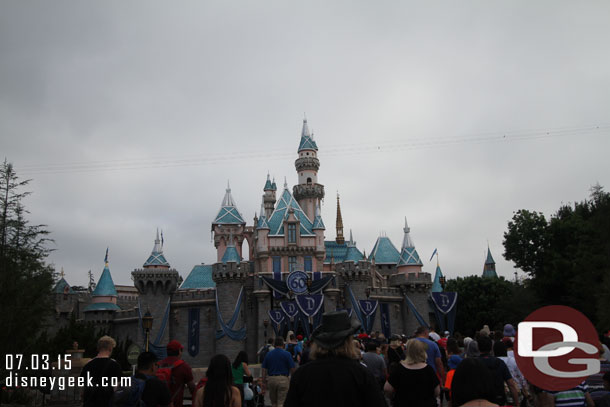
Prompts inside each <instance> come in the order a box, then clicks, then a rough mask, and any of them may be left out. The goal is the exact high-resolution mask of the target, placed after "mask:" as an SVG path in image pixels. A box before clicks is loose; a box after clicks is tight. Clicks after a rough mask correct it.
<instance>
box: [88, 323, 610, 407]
mask: <svg viewBox="0 0 610 407" xmlns="http://www.w3.org/2000/svg"><path fill="white" fill-rule="evenodd" d="M359 331H360V324H359V323H358V322H354V321H352V320H351V319H350V318H349V317H348V314H347V313H346V312H345V311H335V312H329V313H325V314H323V316H322V323H321V324H320V326H319V327H318V328H316V329H315V330H314V332H313V333H312V335H311V338H303V337H302V336H301V335H295V334H294V333H293V332H289V333H288V335H287V337H286V338H285V339H284V338H283V337H280V336H278V337H276V338H272V339H270V340H269V341H268V342H267V343H266V344H265V345H264V346H263V347H261V349H259V351H258V353H257V361H258V362H260V363H261V366H260V367H261V375H260V377H258V378H254V377H252V376H253V374H252V370H251V369H250V367H249V365H248V355H247V353H246V352H245V351H241V352H239V353H238V354H237V355H236V356H235V358H234V360H233V362H231V361H230V359H229V358H228V357H227V356H226V355H221V354H219V355H215V356H214V357H212V359H211V360H210V363H209V365H208V368H207V371H206V374H205V377H204V378H203V379H202V380H201V381H200V382H199V383H198V384H197V385H195V383H194V382H193V374H192V369H191V368H190V366H189V365H188V364H187V363H186V362H184V361H183V360H182V349H183V348H182V345H180V343H179V342H177V341H171V342H170V343H169V344H168V345H167V350H168V357H167V358H166V359H164V360H162V361H158V360H157V359H156V357H155V355H154V354H152V353H149V352H143V353H142V354H140V356H139V358H138V365H137V373H136V374H135V375H134V376H133V378H134V381H135V383H136V384H135V385H132V387H133V388H135V389H136V390H135V391H136V392H137V393H138V397H139V398H141V400H142V401H143V402H144V404H145V405H147V406H173V407H181V406H182V405H183V393H184V390H185V389H188V390H189V391H190V394H191V395H192V396H193V405H195V406H198V407H264V406H265V395H267V397H268V398H269V400H270V401H271V405H272V407H281V406H285V407H304V406H312V407H323V406H333V407H337V406H346V407H347V406H350V407H357V406H363V407H364V406H366V407H377V406H378V407H386V406H395V407H402V406H409V407H442V406H443V407H444V406H447V407H459V406H465V407H495V406H519V407H555V406H556V407H610V361H609V358H610V350H608V346H607V344H605V343H603V342H600V344H599V358H600V366H601V371H600V373H598V374H596V375H593V376H591V377H589V378H587V380H585V381H584V382H582V383H581V384H579V385H578V386H576V387H574V388H573V389H569V390H566V391H547V390H543V389H539V388H536V387H535V386H533V385H532V384H531V383H529V382H528V381H527V380H526V378H525V377H524V376H523V374H522V373H521V372H520V370H519V367H518V366H517V363H516V362H515V358H514V353H513V344H514V341H515V335H516V332H515V329H514V327H513V326H512V325H510V324H506V325H505V326H504V329H503V330H500V331H496V332H493V331H490V329H489V327H488V326H487V325H485V326H484V327H483V328H482V329H481V330H480V331H479V332H477V333H476V335H474V337H473V338H471V337H462V336H461V335H459V334H456V335H454V336H452V335H450V333H449V332H443V333H442V335H439V334H438V333H436V332H434V331H431V330H429V329H428V328H427V327H424V326H422V327H419V328H418V329H417V330H416V331H415V332H414V334H413V336H412V337H407V336H405V335H392V336H390V338H386V337H385V336H384V335H383V334H381V333H379V332H374V333H372V334H371V335H367V334H364V333H360V334H357V332H359ZM114 346H116V344H115V343H114V340H112V338H110V337H103V338H101V339H100V341H99V342H98V351H99V355H98V357H96V358H95V359H93V360H92V361H91V362H89V363H88V364H87V365H86V366H85V368H84V369H83V374H86V373H87V372H89V373H90V374H91V373H94V374H95V375H97V376H99V375H100V374H104V375H109V374H112V375H120V369H119V367H118V364H117V363H116V362H114V361H113V360H112V359H110V355H111V354H112V349H113V347H114ZM163 369H165V371H166V372H168V373H167V374H168V376H167V377H165V378H164V376H163V375H162V374H159V373H160V371H161V370H163ZM138 389H139V390H138ZM119 393H120V392H119ZM123 393H124V395H125V394H131V396H132V399H133V394H134V390H133V389H132V390H131V391H127V390H124V391H123ZM83 400H84V406H86V407H89V406H102V405H103V406H108V405H116V406H121V405H129V404H128V403H129V402H127V401H125V400H122V401H121V400H118V399H117V394H116V392H115V394H114V398H113V395H112V392H111V391H108V389H103V390H96V389H86V390H85V393H84V398H83ZM113 400H114V402H113ZM113 403H114V404H113Z"/></svg>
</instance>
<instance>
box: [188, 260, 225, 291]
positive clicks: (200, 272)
mask: <svg viewBox="0 0 610 407" xmlns="http://www.w3.org/2000/svg"><path fill="white" fill-rule="evenodd" d="M214 287H216V283H215V282H214V280H213V279H212V266H211V265H206V264H199V265H197V266H195V267H193V270H191V273H190V274H189V275H188V277H187V278H186V280H184V282H183V283H182V285H181V286H180V290H189V289H191V290H195V289H206V288H214Z"/></svg>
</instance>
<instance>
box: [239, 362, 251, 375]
mask: <svg viewBox="0 0 610 407" xmlns="http://www.w3.org/2000/svg"><path fill="white" fill-rule="evenodd" d="M241 364H242V366H243V367H244V374H245V375H246V376H250V377H252V373H250V369H248V364H247V363H246V362H241Z"/></svg>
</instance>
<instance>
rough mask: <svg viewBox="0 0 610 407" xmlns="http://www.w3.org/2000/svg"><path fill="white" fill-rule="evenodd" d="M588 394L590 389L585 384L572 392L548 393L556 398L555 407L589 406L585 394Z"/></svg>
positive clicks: (571, 390)
mask: <svg viewBox="0 0 610 407" xmlns="http://www.w3.org/2000/svg"><path fill="white" fill-rule="evenodd" d="M588 392H589V388H588V386H587V385H586V384H585V382H582V383H581V384H579V385H578V386H576V387H574V388H573V389H570V390H564V391H547V393H549V394H552V395H553V396H555V407H583V406H585V405H586V404H587V401H586V399H585V393H588Z"/></svg>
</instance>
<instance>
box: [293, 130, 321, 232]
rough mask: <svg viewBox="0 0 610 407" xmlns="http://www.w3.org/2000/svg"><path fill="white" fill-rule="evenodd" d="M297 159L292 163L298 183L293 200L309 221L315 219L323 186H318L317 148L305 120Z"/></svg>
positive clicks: (318, 164) (318, 165) (318, 161)
mask: <svg viewBox="0 0 610 407" xmlns="http://www.w3.org/2000/svg"><path fill="white" fill-rule="evenodd" d="M298 154H299V158H297V160H296V161H295V162H294V166H295V168H296V170H297V174H298V179H299V183H298V184H297V185H295V186H294V188H293V195H294V198H295V199H296V200H297V202H298V203H299V206H300V207H301V208H302V209H303V211H304V212H305V214H306V215H307V217H308V218H309V219H310V220H313V219H314V217H315V211H316V206H317V205H320V203H321V201H322V198H324V185H321V184H318V170H319V169H320V160H318V157H317V155H318V146H317V145H316V142H315V141H314V139H313V134H311V133H310V132H309V127H308V126H307V119H303V129H302V130H301V142H300V143H299V149H298Z"/></svg>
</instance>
